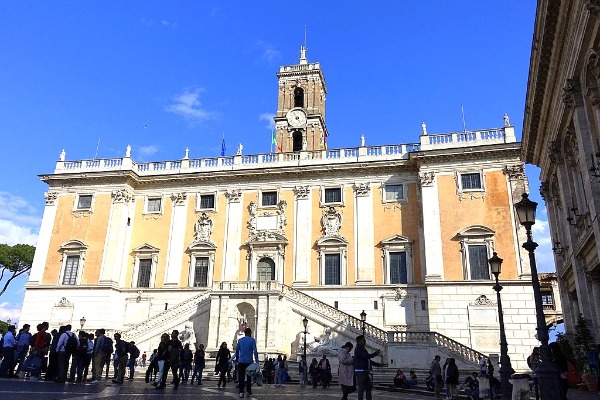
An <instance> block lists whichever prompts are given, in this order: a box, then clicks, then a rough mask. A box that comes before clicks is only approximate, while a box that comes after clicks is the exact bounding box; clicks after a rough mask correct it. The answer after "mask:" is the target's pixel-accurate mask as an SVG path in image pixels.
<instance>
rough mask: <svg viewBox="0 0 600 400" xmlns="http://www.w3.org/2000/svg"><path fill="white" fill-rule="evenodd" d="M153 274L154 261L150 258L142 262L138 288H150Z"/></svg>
mask: <svg viewBox="0 0 600 400" xmlns="http://www.w3.org/2000/svg"><path fill="white" fill-rule="evenodd" d="M151 273H152V260H151V259H150V258H147V259H142V260H140V265H139V268H138V279H137V287H150V274H151Z"/></svg>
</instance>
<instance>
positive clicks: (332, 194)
mask: <svg viewBox="0 0 600 400" xmlns="http://www.w3.org/2000/svg"><path fill="white" fill-rule="evenodd" d="M324 200H325V204H328V203H341V202H342V189H341V188H327V189H325V199H324Z"/></svg>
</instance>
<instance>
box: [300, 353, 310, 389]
mask: <svg viewBox="0 0 600 400" xmlns="http://www.w3.org/2000/svg"><path fill="white" fill-rule="evenodd" d="M307 372H308V365H306V356H305V355H304V354H303V355H302V358H301V359H300V362H299V363H298V373H299V374H300V387H302V388H304V387H306V383H307V379H306V373H307Z"/></svg>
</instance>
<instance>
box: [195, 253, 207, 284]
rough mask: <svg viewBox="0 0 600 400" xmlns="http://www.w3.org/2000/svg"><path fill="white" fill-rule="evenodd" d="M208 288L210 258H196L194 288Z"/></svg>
mask: <svg viewBox="0 0 600 400" xmlns="http://www.w3.org/2000/svg"><path fill="white" fill-rule="evenodd" d="M207 286H208V257H196V265H195V266H194V287H207Z"/></svg>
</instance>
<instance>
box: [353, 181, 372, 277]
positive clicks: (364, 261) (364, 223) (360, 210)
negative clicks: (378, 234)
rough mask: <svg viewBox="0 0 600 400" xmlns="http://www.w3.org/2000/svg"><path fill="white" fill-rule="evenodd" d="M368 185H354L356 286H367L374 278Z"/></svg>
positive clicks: (370, 195) (370, 201) (369, 186)
mask: <svg viewBox="0 0 600 400" xmlns="http://www.w3.org/2000/svg"><path fill="white" fill-rule="evenodd" d="M371 192H372V191H371V184H370V183H361V184H355V185H354V199H355V200H354V201H355V206H354V229H355V232H354V240H355V241H354V249H355V257H354V260H355V261H354V262H355V263H356V265H355V271H356V284H357V285H369V284H372V283H373V280H374V278H375V271H374V264H373V248H374V246H375V244H374V238H373V195H372V193H371Z"/></svg>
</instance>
